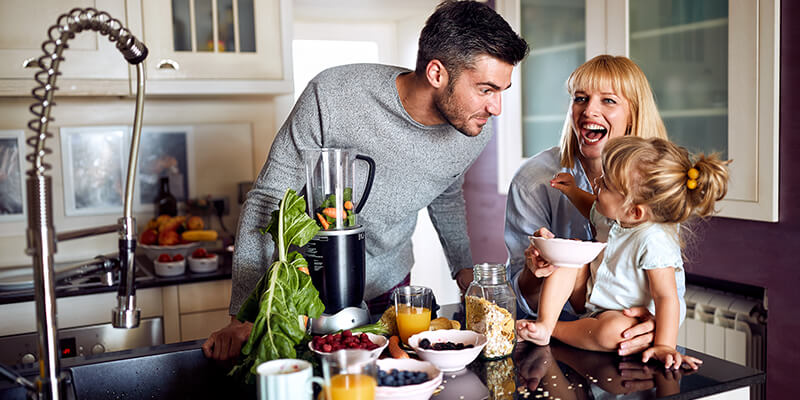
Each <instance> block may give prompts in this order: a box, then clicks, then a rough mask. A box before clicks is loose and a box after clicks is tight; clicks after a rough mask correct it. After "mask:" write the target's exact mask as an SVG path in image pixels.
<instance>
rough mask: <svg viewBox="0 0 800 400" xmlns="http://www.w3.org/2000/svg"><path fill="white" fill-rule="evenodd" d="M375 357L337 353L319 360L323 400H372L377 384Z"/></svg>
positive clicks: (357, 352) (364, 352) (358, 352)
mask: <svg viewBox="0 0 800 400" xmlns="http://www.w3.org/2000/svg"><path fill="white" fill-rule="evenodd" d="M377 358H378V357H377V356H376V355H372V354H371V352H369V351H367V350H339V351H335V352H333V353H330V354H328V355H326V356H324V357H323V358H322V375H323V378H324V381H325V399H326V400H374V399H375V387H376V386H377V384H378V367H377V364H376V363H375V361H376V360H377Z"/></svg>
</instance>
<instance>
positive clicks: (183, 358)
mask: <svg viewBox="0 0 800 400" xmlns="http://www.w3.org/2000/svg"><path fill="white" fill-rule="evenodd" d="M438 315H439V316H445V317H448V318H451V319H463V307H462V306H461V305H460V304H451V305H444V306H442V307H441V308H440V309H439V313H438ZM202 343H203V340H198V341H193V342H184V343H177V344H169V345H161V346H155V347H149V348H139V349H133V350H127V351H122V352H113V353H106V354H101V355H96V356H87V357H77V358H73V359H66V360H64V361H63V363H62V366H63V368H64V369H65V370H67V371H68V374H69V376H70V377H71V380H72V381H73V382H75V386H76V387H80V386H83V389H82V390H89V389H88V388H91V390H92V391H93V392H94V393H95V394H97V393H100V394H103V396H104V395H105V394H108V393H118V394H119V393H125V394H128V395H134V394H139V395H141V396H144V397H140V396H133V397H136V398H151V396H154V395H155V396H156V398H192V399H217V398H224V397H227V398H234V397H235V398H253V399H255V398H256V396H255V388H254V387H242V386H239V385H238V384H237V383H235V382H233V381H231V380H230V378H228V377H226V376H225V375H226V372H227V371H228V368H226V367H223V366H220V365H218V364H217V363H215V362H213V361H211V360H208V359H206V358H205V357H204V356H203V355H202V350H201V349H200V346H201V345H202ZM686 353H687V354H689V355H692V356H695V357H697V358H700V359H702V360H703V365H702V366H701V367H700V369H698V370H696V371H689V370H681V371H665V370H664V368H663V366H662V365H660V364H659V363H658V362H650V363H647V364H642V363H641V361H640V358H639V357H640V356H632V357H626V358H623V357H619V356H617V355H615V354H613V353H599V352H591V351H584V350H578V349H575V348H572V347H569V346H566V345H564V344H561V343H558V342H555V343H552V344H551V345H549V346H545V347H540V346H536V345H532V344H530V343H518V344H517V346H516V348H515V350H514V353H513V355H512V356H511V357H507V358H504V359H501V360H496V361H484V360H480V359H478V360H476V361H474V362H473V363H471V364H470V365H469V366H467V368H466V369H465V370H462V371H459V372H450V373H445V375H444V377H443V380H444V382H443V389H442V390H441V391H440V392H439V393H438V394H436V395H435V396H434V397H433V399H435V400H451V399H453V400H473V399H475V400H482V399H495V400H497V399H509V400H510V399H537V398H538V399H555V398H561V399H565V400H566V399H608V398H613V399H657V398H658V399H661V398H663V399H697V398H702V397H705V396H710V395H713V394H717V393H722V392H727V391H731V390H735V389H740V388H744V387H747V386H751V388H752V387H753V386H752V385H763V383H764V381H765V374H764V373H763V372H761V371H758V370H755V369H752V368H748V367H745V366H741V365H739V364H735V363H731V362H729V361H725V360H721V359H718V358H716V357H711V356H709V355H705V354H701V353H698V352H695V351H692V350H686ZM17 371H18V372H19V373H21V374H23V375H25V376H28V377H31V378H33V377H35V375H36V370H35V366H34V365H30V364H28V365H26V366H25V367H22V368H20V369H18V370H17ZM100 371H103V372H100ZM158 371H161V372H158ZM137 377H138V378H139V379H137ZM76 390H78V389H76ZM751 390H752V389H751ZM151 392H152V393H151ZM21 396H22V397H21ZM103 396H100V397H98V398H103ZM162 396H166V397H162ZM78 397H82V398H95V397H93V396H91V395H87V396H80V395H79V396H78ZM17 398H24V390H22V389H21V388H15V387H14V386H13V384H11V383H10V382H8V381H2V380H0V400H2V399H17Z"/></svg>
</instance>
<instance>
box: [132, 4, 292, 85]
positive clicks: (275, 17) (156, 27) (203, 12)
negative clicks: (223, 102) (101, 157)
mask: <svg viewBox="0 0 800 400" xmlns="http://www.w3.org/2000/svg"><path fill="white" fill-rule="evenodd" d="M290 7H291V4H290V2H289V0H171V1H164V0H142V25H143V32H144V42H145V43H146V44H147V46H148V49H149V50H150V55H149V56H148V57H147V60H146V61H145V63H146V68H145V70H146V73H147V92H148V93H150V94H249V93H290V92H291V91H292V84H291V63H290V60H291V55H290V52H289V51H290V46H289V44H290V43H291V42H290V41H289V40H290V37H291V34H290V26H289V23H290V21H291V18H290V15H291V10H290Z"/></svg>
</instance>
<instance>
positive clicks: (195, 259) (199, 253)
mask: <svg viewBox="0 0 800 400" xmlns="http://www.w3.org/2000/svg"><path fill="white" fill-rule="evenodd" d="M218 267H219V256H217V255H216V254H214V253H209V252H207V251H206V249H204V248H202V247H200V248H198V249H195V251H193V252H192V254H191V255H190V256H189V270H190V271H192V272H194V273H205V272H213V271H216V270H217V268H218Z"/></svg>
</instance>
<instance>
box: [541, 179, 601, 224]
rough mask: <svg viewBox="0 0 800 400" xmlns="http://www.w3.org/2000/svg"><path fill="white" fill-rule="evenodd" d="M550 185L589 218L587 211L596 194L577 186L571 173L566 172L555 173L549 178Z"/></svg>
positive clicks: (590, 207) (590, 208)
mask: <svg viewBox="0 0 800 400" xmlns="http://www.w3.org/2000/svg"><path fill="white" fill-rule="evenodd" d="M550 186H552V187H554V188H556V189H558V190H560V191H561V192H562V193H564V195H566V196H567V198H568V199H569V201H570V202H571V203H572V205H574V206H575V208H577V209H578V211H580V212H581V214H583V216H584V217H586V218H587V219H588V218H589V212H590V211H591V210H592V204H594V201H595V200H596V199H597V196H595V195H593V194H591V193H589V192H587V191H585V190H583V189H581V188H579V187H578V185H577V184H576V183H575V177H574V176H572V174H569V173H566V172H561V173H558V174H556V176H554V177H553V179H551V180H550Z"/></svg>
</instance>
